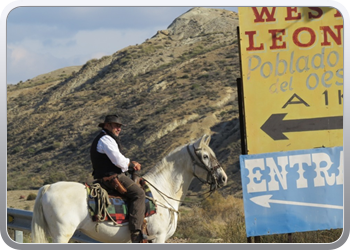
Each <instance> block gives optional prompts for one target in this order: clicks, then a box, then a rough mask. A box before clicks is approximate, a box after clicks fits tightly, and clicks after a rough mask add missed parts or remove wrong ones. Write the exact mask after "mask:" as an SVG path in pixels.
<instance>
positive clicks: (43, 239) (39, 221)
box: [31, 185, 50, 243]
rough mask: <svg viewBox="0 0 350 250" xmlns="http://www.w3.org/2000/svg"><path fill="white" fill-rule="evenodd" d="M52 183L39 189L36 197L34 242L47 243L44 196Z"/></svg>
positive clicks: (33, 223)
mask: <svg viewBox="0 0 350 250" xmlns="http://www.w3.org/2000/svg"><path fill="white" fill-rule="evenodd" d="M49 187H50V185H45V186H43V187H41V188H40V189H39V192H38V195H37V197H36V199H35V204H34V209H33V216H32V228H31V231H32V232H31V234H32V242H33V243H47V242H48V241H47V234H46V233H47V232H49V230H48V226H47V222H46V220H45V216H44V213H43V205H42V197H43V195H44V194H45V192H46V191H47V190H48V189H49Z"/></svg>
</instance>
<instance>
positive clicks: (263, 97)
mask: <svg viewBox="0 0 350 250" xmlns="http://www.w3.org/2000/svg"><path fill="white" fill-rule="evenodd" d="M238 10H239V22H240V25H239V37H240V55H241V68H242V82H243V100H242V101H243V103H244V112H245V124H246V140H247V153H248V154H259V153H267V152H278V151H288V150H298V149H311V148H317V147H335V146H341V145H343V130H342V128H343V126H342V125H343V118H342V116H343V74H344V72H343V19H342V16H341V13H339V12H338V11H337V10H336V9H333V8H319V7H309V8H307V7H303V8H297V7H240V8H239V9H238Z"/></svg>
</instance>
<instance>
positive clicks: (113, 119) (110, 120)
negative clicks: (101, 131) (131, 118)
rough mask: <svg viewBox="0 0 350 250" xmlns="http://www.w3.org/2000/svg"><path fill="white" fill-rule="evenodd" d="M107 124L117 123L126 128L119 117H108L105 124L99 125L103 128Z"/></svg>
mask: <svg viewBox="0 0 350 250" xmlns="http://www.w3.org/2000/svg"><path fill="white" fill-rule="evenodd" d="M105 123H117V124H120V125H122V126H125V124H123V123H122V120H121V119H120V117H119V116H118V115H107V116H106V118H105V121H104V122H103V123H100V124H98V126H99V127H101V128H103V127H104V125H105Z"/></svg>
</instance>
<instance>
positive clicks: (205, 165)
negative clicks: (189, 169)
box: [187, 135, 227, 190]
mask: <svg viewBox="0 0 350 250" xmlns="http://www.w3.org/2000/svg"><path fill="white" fill-rule="evenodd" d="M209 142H210V136H209V135H204V136H203V137H202V138H201V139H199V140H197V141H196V142H195V143H194V144H192V145H188V146H187V150H188V152H189V154H190V156H191V159H192V163H193V175H194V176H195V177H196V178H198V179H199V180H200V181H201V182H203V183H207V184H209V185H210V189H211V190H214V189H216V188H217V187H219V188H220V187H223V186H225V185H226V184H227V175H226V173H225V171H224V170H223V169H222V167H221V166H220V164H219V161H218V160H217V159H216V156H215V153H214V151H213V150H212V149H211V148H210V147H209Z"/></svg>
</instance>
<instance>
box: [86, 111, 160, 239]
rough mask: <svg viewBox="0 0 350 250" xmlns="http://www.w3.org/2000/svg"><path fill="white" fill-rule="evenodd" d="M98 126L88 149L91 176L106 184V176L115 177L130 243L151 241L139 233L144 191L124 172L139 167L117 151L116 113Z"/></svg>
mask: <svg viewBox="0 0 350 250" xmlns="http://www.w3.org/2000/svg"><path fill="white" fill-rule="evenodd" d="M98 126H99V127H101V128H102V130H101V132H100V133H99V134H98V135H97V137H96V138H95V139H94V141H93V142H92V145H91V148H90V158H91V162H92V167H93V173H92V175H93V176H94V178H95V179H97V180H99V181H100V182H101V183H102V184H104V185H106V186H108V185H109V183H107V182H106V179H111V178H108V177H113V178H114V176H115V177H116V178H117V180H116V181H119V184H121V185H122V186H123V188H125V189H126V190H125V193H124V194H123V195H124V196H125V197H126V198H127V199H128V202H129V229H130V232H131V241H132V243H140V242H141V240H142V239H146V240H153V239H154V237H153V236H147V235H143V234H142V232H141V226H142V223H143V219H144V215H145V192H144V191H143V189H142V188H141V187H140V186H138V185H136V183H135V182H134V181H133V180H131V178H130V177H128V176H127V175H126V174H125V173H126V172H128V171H138V170H140V169H141V164H140V163H138V162H136V161H130V159H129V158H126V157H125V156H124V155H123V154H122V153H121V151H120V149H121V147H120V140H119V134H120V132H121V129H122V126H125V125H124V124H123V123H122V121H121V119H120V117H118V116H117V115H107V116H106V117H105V121H104V122H103V123H100V124H99V125H98ZM106 177H107V178H106Z"/></svg>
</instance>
